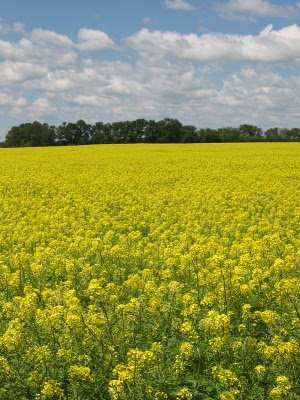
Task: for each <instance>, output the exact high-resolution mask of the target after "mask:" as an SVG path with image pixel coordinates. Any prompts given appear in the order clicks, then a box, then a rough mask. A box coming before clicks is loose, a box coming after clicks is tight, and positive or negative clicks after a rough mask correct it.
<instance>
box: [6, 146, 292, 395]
mask: <svg viewBox="0 0 300 400" xmlns="http://www.w3.org/2000/svg"><path fill="white" fill-rule="evenodd" d="M299 171H300V145H299V144H298V143H282V144H278V143H273V144H272V143H267V144H263V143H258V144H254V143H253V144H228V145H227V144H222V145H217V144H203V145H201V144H199V145H198V144H195V145H189V144H186V145H183V144H182V145H151V144H149V145H130V146H114V145H107V146H106V145H103V146H82V147H81V146H76V147H72V146H70V147H65V148H63V147H59V148H55V147H54V148H43V149H38V148H34V149H0V289H1V290H0V398H1V399H2V398H3V399H5V400H6V399H18V398H20V397H30V398H34V399H36V400H47V399H53V400H55V399H56V400H57V399H67V398H68V399H69V400H74V399H86V400H88V399H91V398H93V399H94V398H95V399H96V398H97V399H103V400H133V399H144V398H146V399H147V400H167V399H176V398H177V399H178V400H179V399H182V400H184V399H188V400H190V399H192V398H193V397H195V398H198V397H199V398H200V397H207V398H213V399H220V400H238V399H240V398H243V400H261V399H262V398H265V397H270V398H277V399H281V398H286V399H287V400H289V399H294V398H296V397H297V396H298V386H299V382H298V381H297V377H298V376H299V375H300V370H299V365H300V346H299V335H300V320H299V315H300V309H299V294H300V270H299V265H300V250H299V249H300V236H299V232H300V196H299V192H300V172H299ZM274 377H275V378H274ZM276 377H277V378H276Z"/></svg>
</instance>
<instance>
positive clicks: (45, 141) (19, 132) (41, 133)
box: [5, 121, 56, 147]
mask: <svg viewBox="0 0 300 400" xmlns="http://www.w3.org/2000/svg"><path fill="white" fill-rule="evenodd" d="M55 139H56V134H55V128H54V127H53V126H50V125H48V124H42V123H40V122H38V121H34V122H32V123H25V124H21V125H19V126H14V127H12V128H11V129H10V130H9V132H8V133H7V135H6V138H5V146H7V147H28V146H33V147H37V146H53V145H54V144H55Z"/></svg>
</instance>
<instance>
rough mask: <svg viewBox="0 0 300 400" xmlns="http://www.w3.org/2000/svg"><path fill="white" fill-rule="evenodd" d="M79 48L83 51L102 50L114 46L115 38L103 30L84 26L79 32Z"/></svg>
mask: <svg viewBox="0 0 300 400" xmlns="http://www.w3.org/2000/svg"><path fill="white" fill-rule="evenodd" d="M78 40H79V44H78V46H77V47H78V48H79V50H81V51H102V50H106V49H111V48H113V47H114V42H113V40H112V39H111V38H110V37H109V36H108V35H107V34H106V33H105V32H102V31H98V30H94V29H86V28H82V29H80V30H79V32H78Z"/></svg>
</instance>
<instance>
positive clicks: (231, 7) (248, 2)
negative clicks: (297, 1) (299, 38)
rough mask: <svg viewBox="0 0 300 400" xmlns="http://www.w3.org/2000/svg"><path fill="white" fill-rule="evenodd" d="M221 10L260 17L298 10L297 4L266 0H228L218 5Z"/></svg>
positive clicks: (292, 12)
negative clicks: (282, 3) (283, 3)
mask: <svg viewBox="0 0 300 400" xmlns="http://www.w3.org/2000/svg"><path fill="white" fill-rule="evenodd" d="M220 8H221V9H222V10H223V11H225V12H229V13H238V14H250V15H256V16H262V17H289V16H291V15H293V14H294V13H295V12H299V6H298V5H295V6H294V5H281V4H276V3H273V2H271V1H268V0H229V1H228V2H227V3H226V4H225V5H222V6H221V7H220Z"/></svg>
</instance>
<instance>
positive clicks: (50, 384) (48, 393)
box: [41, 380, 64, 399]
mask: <svg viewBox="0 0 300 400" xmlns="http://www.w3.org/2000/svg"><path fill="white" fill-rule="evenodd" d="M63 396H64V392H63V390H62V389H61V388H60V385H59V383H58V382H56V381H55V380H49V381H47V382H45V383H44V386H43V388H42V390H41V398H42V399H61V398H63Z"/></svg>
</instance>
